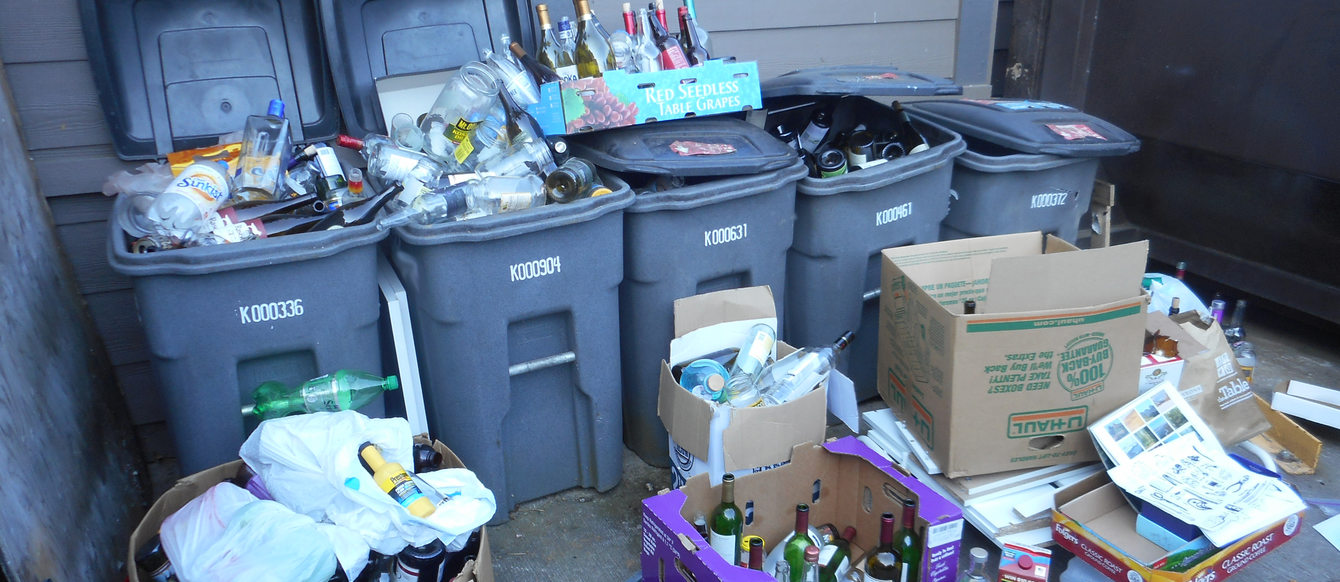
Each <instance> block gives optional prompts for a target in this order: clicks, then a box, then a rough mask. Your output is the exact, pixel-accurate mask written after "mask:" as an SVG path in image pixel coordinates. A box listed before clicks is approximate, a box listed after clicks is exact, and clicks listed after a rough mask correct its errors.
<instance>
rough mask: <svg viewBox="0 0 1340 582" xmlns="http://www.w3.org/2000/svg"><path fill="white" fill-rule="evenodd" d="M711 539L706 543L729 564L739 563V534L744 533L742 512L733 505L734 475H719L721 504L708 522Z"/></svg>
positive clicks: (713, 511) (714, 510)
mask: <svg viewBox="0 0 1340 582" xmlns="http://www.w3.org/2000/svg"><path fill="white" fill-rule="evenodd" d="M707 525H708V529H709V530H710V532H709V534H710V536H711V538H712V539H710V540H708V543H710V544H711V545H712V549H714V550H716V551H717V553H718V554H721V557H722V558H725V559H726V562H727V563H729V564H732V565H734V564H738V563H740V535H741V534H743V533H744V519H743V514H741V513H740V507H739V506H737V505H735V475H733V474H731V473H726V474H725V475H722V476H721V504H720V505H718V506H717V507H716V509H713V510H712V519H711V521H709V522H708V524H707Z"/></svg>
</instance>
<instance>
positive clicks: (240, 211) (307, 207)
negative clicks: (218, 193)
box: [230, 192, 326, 222]
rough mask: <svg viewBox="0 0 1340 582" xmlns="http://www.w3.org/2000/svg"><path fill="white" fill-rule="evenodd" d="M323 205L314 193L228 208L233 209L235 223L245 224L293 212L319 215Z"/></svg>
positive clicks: (323, 209) (246, 203) (322, 210)
mask: <svg viewBox="0 0 1340 582" xmlns="http://www.w3.org/2000/svg"><path fill="white" fill-rule="evenodd" d="M325 206H326V205H325V203H324V202H321V199H320V198H319V197H317V195H316V193H315V192H313V193H311V194H304V195H302V196H297V197H294V198H285V199H283V200H276V201H273V202H267V201H256V202H243V203H241V204H236V205H233V206H230V208H232V209H233V215H234V216H236V217H237V218H236V219H235V220H236V221H237V222H246V221H248V220H256V219H258V218H265V217H266V216H270V215H273V214H290V213H293V212H307V213H310V214H319V213H321V212H325V210H326V208H325Z"/></svg>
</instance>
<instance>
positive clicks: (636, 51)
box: [633, 8, 661, 73]
mask: <svg viewBox="0 0 1340 582" xmlns="http://www.w3.org/2000/svg"><path fill="white" fill-rule="evenodd" d="M651 18H652V16H651V13H650V12H648V11H647V9H645V8H639V9H638V10H637V32H635V33H634V34H633V64H634V65H635V66H636V67H637V70H638V72H640V73H654V72H656V71H659V70H661V51H660V50H659V49H657V48H656V40H655V39H653V38H652V37H651Z"/></svg>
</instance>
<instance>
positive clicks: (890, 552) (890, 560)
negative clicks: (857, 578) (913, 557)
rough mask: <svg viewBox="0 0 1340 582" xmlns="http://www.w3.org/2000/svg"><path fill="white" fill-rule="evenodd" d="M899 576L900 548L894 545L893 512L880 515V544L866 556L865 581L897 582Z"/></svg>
mask: <svg viewBox="0 0 1340 582" xmlns="http://www.w3.org/2000/svg"><path fill="white" fill-rule="evenodd" d="M898 577H899V570H898V550H897V548H895V547H894V545H893V514H892V513H888V512H885V513H884V514H883V515H881V516H879V545H878V546H875V549H873V550H870V553H869V554H868V555H867V556H866V558H865V581H864V582H896V581H897V580H898Z"/></svg>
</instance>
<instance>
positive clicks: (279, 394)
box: [242, 370, 400, 420]
mask: <svg viewBox="0 0 1340 582" xmlns="http://www.w3.org/2000/svg"><path fill="white" fill-rule="evenodd" d="M397 388H400V380H399V379H398V378H396V377H395V376H387V377H386V378H381V377H378V376H374V375H372V374H369V373H367V372H358V371H353V370H338V371H336V372H335V373H334V374H326V375H325V376H321V377H319V378H313V379H311V380H308V381H306V382H303V383H302V384H300V385H298V386H294V387H292V388H290V387H288V386H285V385H284V384H283V383H281V382H266V383H264V384H261V385H260V386H257V387H256V389H255V390H254V391H252V393H251V399H252V400H254V401H255V402H256V403H255V404H253V405H248V406H243V407H242V414H244V415H248V414H249V415H253V416H255V417H257V418H259V419H261V420H267V419H271V418H281V417H284V416H288V415H290V414H303V413H307V412H337V411H340V410H354V409H357V408H361V407H362V406H363V405H365V404H367V403H369V402H371V401H372V400H373V399H374V398H376V397H377V396H380V395H381V393H382V392H387V391H391V390H395V389H397Z"/></svg>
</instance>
